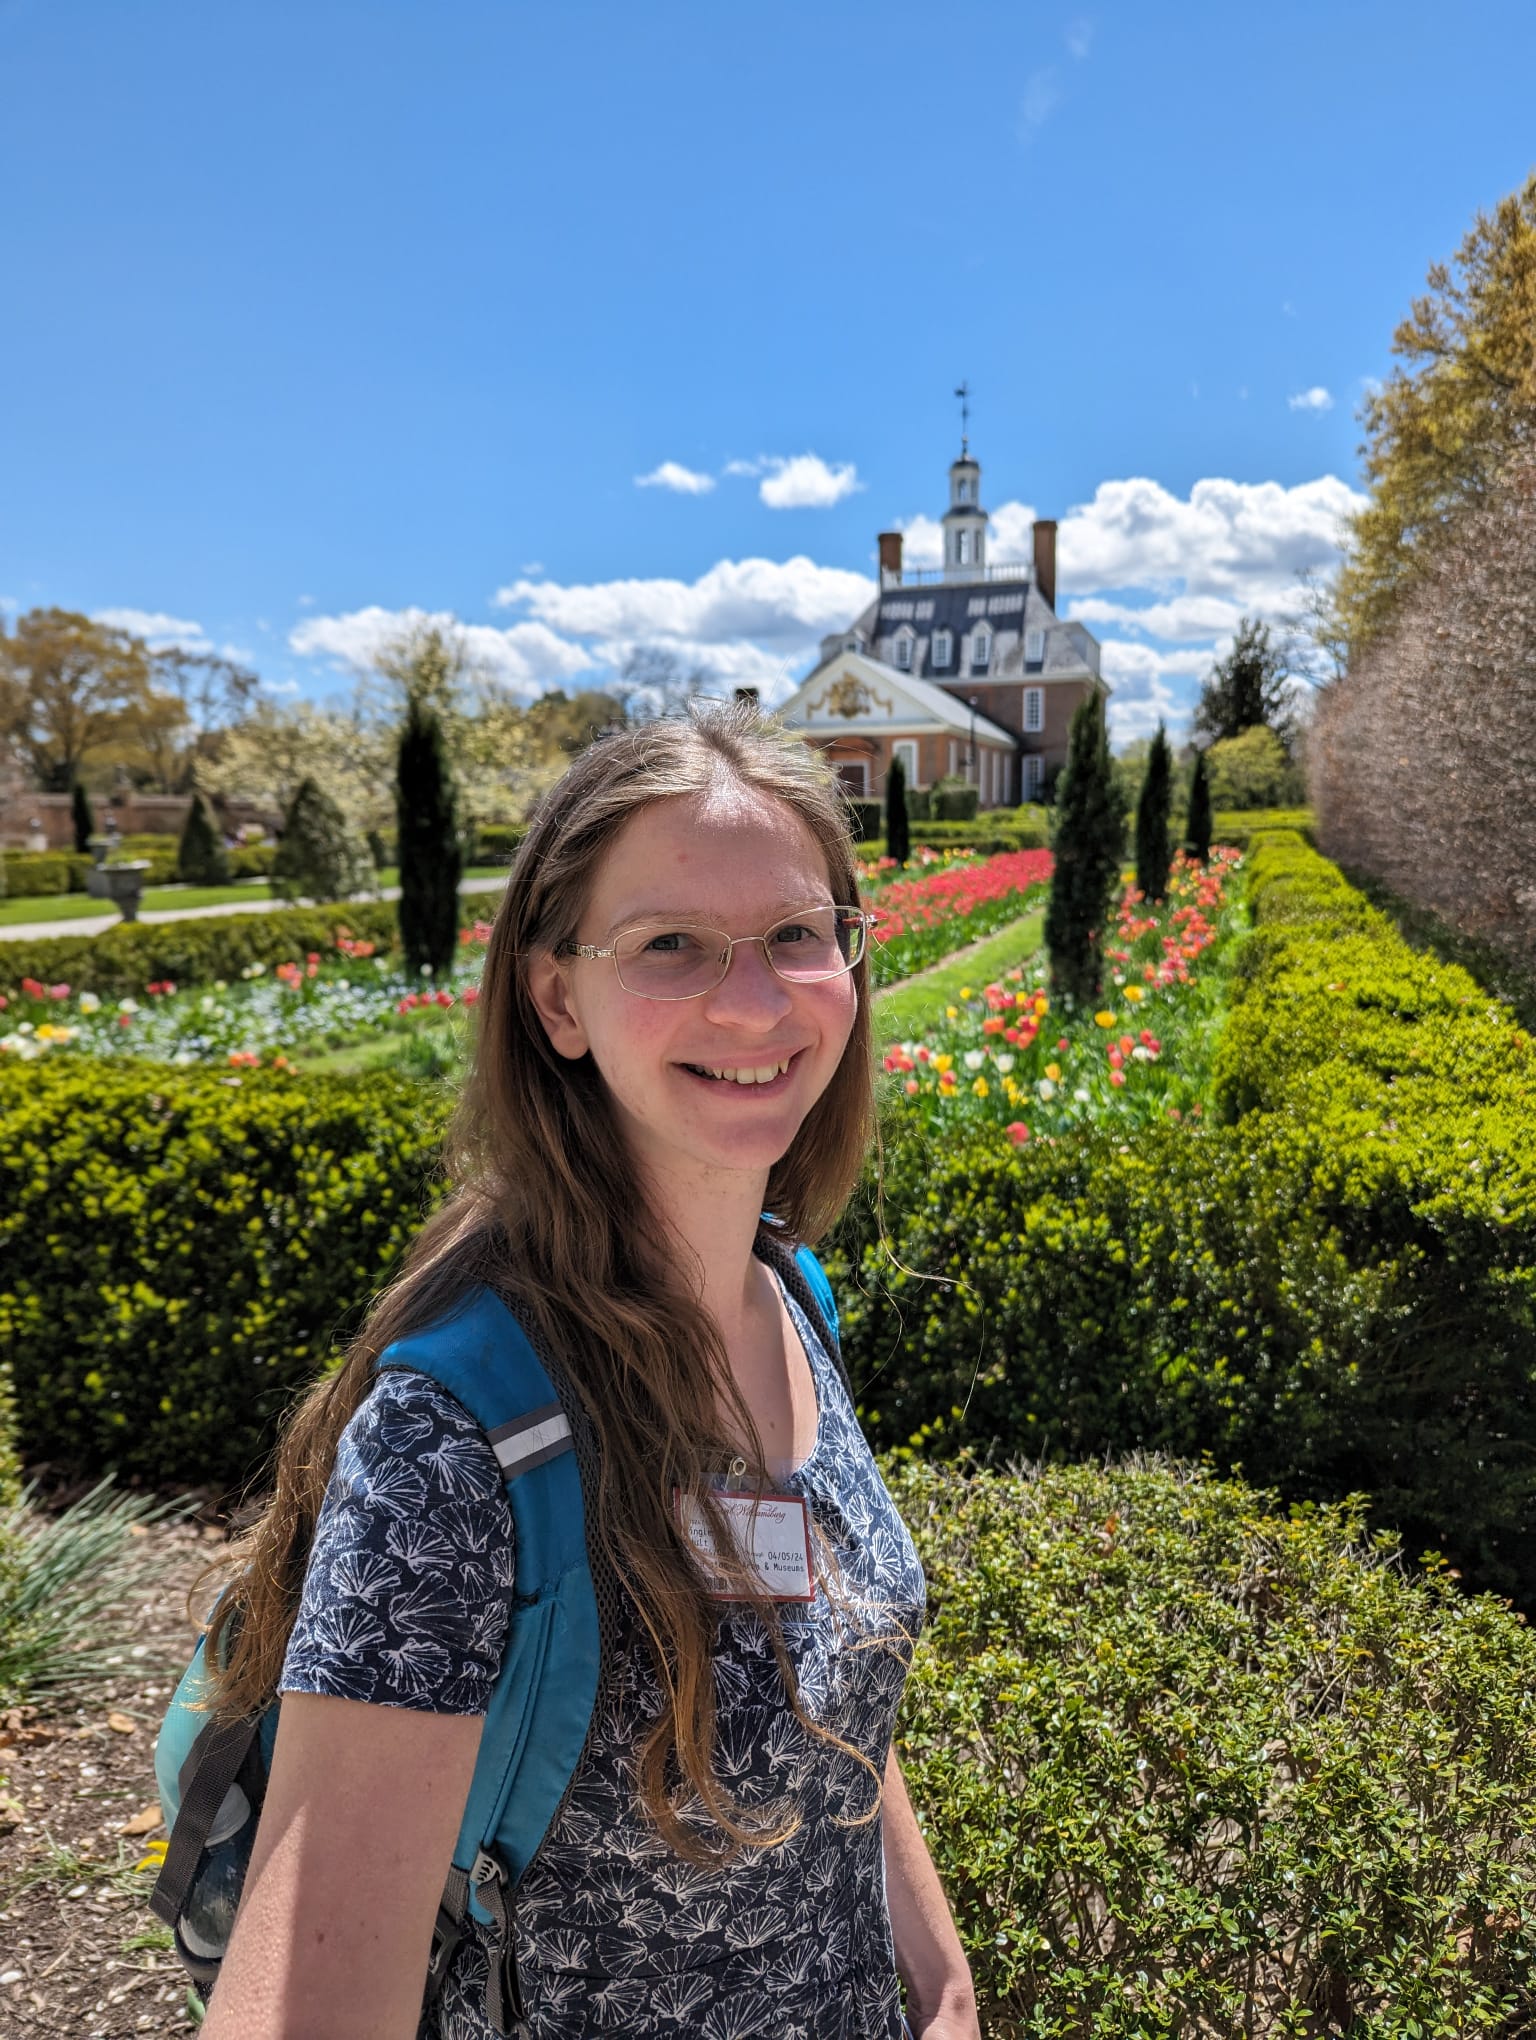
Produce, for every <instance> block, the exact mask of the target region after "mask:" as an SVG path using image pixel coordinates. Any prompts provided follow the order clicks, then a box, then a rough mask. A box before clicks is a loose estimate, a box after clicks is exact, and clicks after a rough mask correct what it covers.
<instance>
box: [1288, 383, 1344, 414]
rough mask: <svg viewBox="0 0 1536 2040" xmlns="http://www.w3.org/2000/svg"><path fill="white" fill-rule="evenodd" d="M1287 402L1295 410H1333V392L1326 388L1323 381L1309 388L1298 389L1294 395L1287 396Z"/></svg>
mask: <svg viewBox="0 0 1536 2040" xmlns="http://www.w3.org/2000/svg"><path fill="white" fill-rule="evenodd" d="M1286 402H1287V403H1288V404H1289V405H1290V407H1291V409H1292V410H1293V411H1331V410H1332V409H1333V396H1332V393H1331V392H1330V391H1328V390H1325V389H1324V388H1323V386H1322V384H1321V383H1314V384H1313V385H1312V387H1311V389H1309V390H1298V391H1297V393H1296V395H1295V396H1294V397H1287V398H1286Z"/></svg>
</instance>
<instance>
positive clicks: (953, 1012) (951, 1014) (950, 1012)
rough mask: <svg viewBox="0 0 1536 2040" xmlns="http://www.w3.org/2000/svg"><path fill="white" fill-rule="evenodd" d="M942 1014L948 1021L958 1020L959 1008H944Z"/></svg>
mask: <svg viewBox="0 0 1536 2040" xmlns="http://www.w3.org/2000/svg"><path fill="white" fill-rule="evenodd" d="M944 1012H945V1016H946V1017H947V1018H948V1019H950V1020H958V1019H959V1018H960V1008H959V1007H958V1006H946V1007H945V1008H944Z"/></svg>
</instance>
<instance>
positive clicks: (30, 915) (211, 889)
mask: <svg viewBox="0 0 1536 2040" xmlns="http://www.w3.org/2000/svg"><path fill="white" fill-rule="evenodd" d="M464 876H465V877H466V878H504V877H505V876H506V866H505V865H501V864H475V865H471V867H470V868H469V870H468V871H466V872H465V874H464ZM399 883H400V874H399V872H398V871H397V870H395V869H394V868H393V867H387V868H386V869H385V870H383V871H381V872H380V873H379V884H380V885H381V886H388V885H398V884H399ZM272 897H273V893H272V888H271V886H270V885H269V884H268V883H267V881H266V880H265V879H264V878H263V879H248V880H247V881H246V882H245V883H244V884H243V885H156V886H151V887H150V889H149V891H148V892H146V893H145V895H144V898H143V900H142V902H141V903H140V908H139V911H140V912H141V913H151V914H159V913H165V912H168V911H171V910H173V909H175V908H177V907H228V906H238V905H241V904H242V903H245V902H249V901H251V900H269V899H271V898H272ZM490 897H491V896H490V895H487V900H488V901H489V899H490ZM110 908H111V902H110V901H109V900H93V899H92V898H91V897H90V895H89V894H88V893H49V894H45V895H42V896H34V897H33V898H30V899H16V900H9V899H0V926H4V927H11V928H15V927H23V926H25V924H26V923H27V922H29V921H82V920H89V919H90V917H91V916H92V915H93V914H103V913H107V912H109V911H110Z"/></svg>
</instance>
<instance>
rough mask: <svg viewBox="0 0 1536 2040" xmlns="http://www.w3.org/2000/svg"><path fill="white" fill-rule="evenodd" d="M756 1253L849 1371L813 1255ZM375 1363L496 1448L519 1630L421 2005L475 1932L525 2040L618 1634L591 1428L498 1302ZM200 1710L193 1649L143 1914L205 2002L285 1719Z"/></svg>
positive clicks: (492, 1989) (491, 1978) (160, 1763)
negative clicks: (546, 1862) (530, 1977)
mask: <svg viewBox="0 0 1536 2040" xmlns="http://www.w3.org/2000/svg"><path fill="white" fill-rule="evenodd" d="M759 1244H760V1250H761V1251H762V1252H763V1255H764V1258H765V1259H766V1260H767V1262H768V1264H769V1266H770V1267H772V1268H773V1269H774V1270H775V1272H776V1273H777V1274H778V1275H779V1276H780V1278H781V1279H782V1280H783V1282H784V1284H785V1287H786V1288H787V1289H788V1290H789V1292H790V1294H791V1295H792V1296H794V1298H795V1300H796V1302H797V1303H798V1304H799V1305H800V1308H801V1309H802V1310H803V1311H804V1312H805V1313H806V1315H807V1316H808V1317H809V1318H810V1321H811V1322H812V1323H813V1324H815V1323H816V1322H817V1321H818V1319H819V1320H820V1322H821V1324H822V1326H823V1328H824V1330H825V1332H826V1334H827V1348H828V1351H829V1352H830V1353H831V1354H832V1356H833V1359H834V1361H835V1362H836V1364H837V1366H838V1367H839V1369H841V1366H842V1361H841V1357H840V1354H839V1350H838V1322H837V1308H836V1305H835V1303H834V1301H833V1297H832V1290H831V1286H830V1284H829V1283H828V1281H827V1278H826V1276H825V1274H824V1273H823V1271H822V1268H821V1264H820V1263H819V1262H818V1261H817V1259H816V1257H815V1255H814V1254H812V1252H811V1251H810V1249H809V1248H808V1247H801V1248H799V1249H798V1250H797V1251H795V1252H794V1253H793V1254H791V1253H790V1251H789V1250H788V1249H787V1247H785V1246H782V1245H781V1244H780V1243H779V1241H778V1240H776V1239H774V1238H773V1237H772V1236H771V1235H769V1234H767V1233H766V1232H765V1233H764V1234H760V1235H759ZM378 1366H379V1367H380V1368H385V1367H405V1368H412V1369H414V1370H416V1371H417V1372H419V1373H422V1374H427V1375H430V1376H431V1377H432V1378H433V1379H434V1380H435V1381H437V1382H439V1383H440V1384H441V1385H442V1386H443V1387H444V1388H445V1389H447V1390H448V1392H449V1393H450V1394H451V1395H453V1396H456V1397H457V1398H458V1400H459V1401H460V1402H461V1403H462V1404H463V1405H464V1407H465V1408H466V1409H467V1410H468V1411H469V1412H470V1413H471V1415H472V1416H474V1417H475V1418H476V1420H477V1421H478V1422H479V1424H480V1426H481V1428H482V1429H483V1430H484V1432H485V1434H486V1437H487V1438H488V1439H489V1441H490V1444H491V1447H492V1450H493V1451H494V1452H495V1454H496V1457H497V1460H498V1462H499V1463H500V1465H501V1468H502V1472H503V1475H504V1477H505V1480H506V1487H507V1498H508V1501H509V1502H510V1504H511V1509H512V1522H513V1529H514V1538H515V1566H516V1575H515V1580H514V1586H513V1601H512V1618H511V1625H510V1629H509V1632H508V1637H507V1644H506V1653H505V1656H504V1658H503V1660H502V1666H501V1672H500V1675H499V1676H498V1678H497V1680H496V1684H495V1687H494V1689H493V1691H492V1695H491V1700H490V1705H489V1707H488V1710H487V1713H486V1717H485V1726H484V1728H483V1730H482V1732H481V1737H480V1750H479V1755H478V1757H477V1758H476V1761H475V1770H474V1777H473V1779H472V1780H471V1783H470V1788H469V1798H468V1801H467V1802H466V1805H465V1809H464V1818H463V1820H462V1821H461V1822H460V1825H459V1837H458V1841H457V1843H456V1844H455V1847H454V1851H453V1858H452V1867H451V1868H450V1870H449V1872H448V1878H447V1883H446V1885H445V1887H444V1890H443V1896H442V1900H441V1902H440V1904H439V1907H438V1915H437V1922H436V1925H435V1927H434V1929H433V1936H432V1954H431V1959H430V1961H429V1963H428V1968H427V1978H426V1992H425V1999H424V2006H425V2007H430V2006H431V2005H432V2004H433V2002H434V2001H435V1999H436V1997H437V1994H438V1992H439V1991H440V1990H441V1988H442V1984H443V1980H444V1978H445V1977H446V1975H447V1971H448V1966H449V1964H450V1962H451V1961H452V1959H453V1956H454V1952H455V1950H456V1949H457V1948H458V1946H459V1943H460V1942H461V1941H462V1940H463V1938H464V1935H465V1933H466V1931H467V1930H468V1926H469V1922H470V1921H471V1919H473V1920H474V1921H475V1922H477V1923H478V1925H479V1926H480V1928H481V1929H482V1930H483V1931H484V1932H485V1933H486V1934H487V1936H488V1938H489V1940H490V1943H491V1958H492V1959H491V1960H490V1962H489V1965H488V1970H489V1973H488V1978H487V1984H486V2016H487V2019H488V2021H489V2023H490V2026H491V2029H492V2031H493V2032H495V2033H498V2034H502V2035H517V2034H519V2033H522V2032H525V2031H526V2026H525V2012H524V2007H523V1998H522V1992H521V1989H520V1987H519V1982H518V1973H517V1954H516V1948H515V1946H514V1940H513V1931H512V1900H513V1897H514V1894H515V1893H516V1890H517V1887H518V1885H519V1883H520V1882H521V1880H522V1878H523V1876H524V1875H525V1873H526V1871H527V1869H528V1866H529V1864H530V1863H531V1862H532V1861H533V1858H534V1857H535V1855H536V1854H537V1853H538V1850H539V1847H540V1844H541V1843H542V1842H543V1839H544V1836H545V1834H546V1833H547V1832H548V1830H549V1828H550V1827H551V1826H552V1824H553V1822H554V1819H555V1816H556V1814H557V1813H558V1812H559V1811H560V1809H561V1806H562V1805H563V1803H564V1800H565V1797H566V1794H567V1792H568V1791H569V1789H570V1784H571V1779H572V1777H573V1776H574V1774H575V1771H576V1767H577V1764H578V1761H579V1760H580V1757H581V1754H582V1751H583V1749H584V1748H585V1746H586V1742H587V1737H588V1733H589V1731H590V1727H591V1721H592V1715H593V1712H594V1710H595V1708H596V1704H597V1696H598V1690H599V1682H600V1677H601V1674H602V1672H603V1670H604V1668H605V1666H607V1665H609V1664H611V1663H612V1662H613V1660H614V1657H615V1654H616V1644H617V1641H618V1637H619V1633H620V1625H621V1623H622V1620H623V1617H622V1613H621V1604H620V1598H619V1595H618V1592H617V1589H616V1586H615V1585H614V1583H613V1581H612V1577H611V1574H610V1571H609V1568H608V1567H607V1565H606V1564H605V1563H604V1562H603V1560H602V1557H601V1554H600V1552H598V1551H594V1550H592V1549H590V1548H589V1546H588V1542H587V1536H586V1510H585V1508H584V1506H583V1489H584V1484H585V1483H586V1481H588V1480H590V1479H591V1478H592V1477H593V1473H594V1468H593V1466H592V1465H591V1463H590V1461H591V1452H590V1448H589V1446H588V1444H587V1440H586V1427H585V1426H584V1425H583V1424H582V1423H581V1420H580V1410H579V1405H578V1404H576V1402H575V1400H574V1398H573V1397H570V1396H567V1397H565V1398H564V1399H562V1397H561V1395H560V1394H559V1393H558V1391H557V1389H556V1386H555V1384H554V1382H553V1381H552V1380H551V1378H550V1376H549V1374H548V1373H547V1372H546V1371H545V1368H544V1365H543V1363H542V1362H541V1360H540V1359H539V1357H538V1355H537V1353H536V1352H535V1351H534V1348H533V1346H532V1344H531V1343H530V1341H529V1339H528V1336H527V1334H526V1333H525V1332H524V1330H523V1328H522V1326H521V1325H520V1324H519V1323H518V1320H517V1318H516V1317H515V1316H514V1315H513V1313H512V1311H511V1310H510V1309H509V1308H508V1306H507V1304H506V1303H505V1302H504V1301H503V1300H502V1298H501V1297H500V1296H499V1295H498V1294H497V1293H496V1292H495V1291H494V1290H492V1289H490V1288H485V1287H481V1288H478V1289H475V1290H472V1291H471V1292H470V1293H469V1294H468V1295H467V1296H466V1297H465V1298H464V1300H463V1302H462V1303H461V1304H459V1305H458V1306H457V1307H456V1308H455V1309H454V1310H453V1311H452V1312H451V1313H450V1314H449V1315H448V1316H447V1317H445V1318H442V1319H440V1320H438V1321H437V1322H436V1323H434V1324H431V1325H428V1326H426V1327H425V1328H424V1329H423V1330H421V1331H419V1332H416V1333H413V1334H412V1335H411V1336H410V1337H409V1338H405V1339H401V1340H399V1341H397V1342H396V1343H395V1344H394V1345H392V1346H389V1347H387V1348H386V1349H385V1351H384V1352H383V1353H382V1354H381V1355H380V1356H379V1360H378ZM845 1379H846V1377H845ZM573 1414H574V1415H575V1417H576V1424H575V1427H574V1429H573V1425H572V1416H573ZM206 1699H207V1693H206V1679H205V1675H204V1664H203V1644H202V1642H199V1644H198V1646H197V1649H196V1650H195V1651H194V1653H193V1656H192V1661H191V1663H190V1664H189V1665H188V1667H187V1669H186V1671H185V1672H184V1673H183V1675H182V1678H181V1682H180V1684H179V1685H178V1686H177V1688H176V1692H175V1694H174V1695H173V1697H172V1699H171V1703H170V1705H169V1707H168V1708H167V1709H166V1713H165V1719H164V1722H163V1723H162V1726H161V1730H160V1739H159V1742H158V1744H157V1745H156V1749H155V1776H156V1780H157V1782H158V1785H159V1788H160V1805H161V1807H162V1809H163V1811H164V1814H165V1818H166V1821H167V1823H168V1824H169V1827H170V1840H169V1842H168V1844H167V1847H166V1853H165V1862H164V1864H163V1866H162V1868H161V1871H160V1875H159V1878H158V1880H157V1882H156V1885H155V1889H154V1893H153V1896H152V1897H151V1899H150V1904H151V1906H152V1908H153V1910H154V1911H155V1913H156V1914H157V1915H158V1917H159V1918H160V1919H161V1920H162V1921H164V1923H165V1924H166V1925H167V1926H168V1927H170V1928H171V1930H172V1933H173V1935H174V1936H175V1941H176V1949H177V1953H178V1955H179V1956H180V1958H181V1961H182V1963H183V1965H184V1967H185V1968H186V1969H187V1971H188V1973H189V1974H190V1975H191V1977H192V1979H193V1981H194V1983H196V1984H197V1986H198V1987H199V1989H200V1990H202V1991H203V1992H204V1993H205V1994H206V1993H207V1992H208V1991H209V1990H210V1989H211V1987H212V1985H213V1983H214V1982H215V1981H216V1979H217V1976H218V1973H219V1966H220V1963H221V1961H222V1959H223V1951H224V1946H225V1945H226V1944H227V1940H228V1934H229V1930H230V1928H231V1926H232V1925H233V1918H234V1911H235V1907H236V1906H237V1905H238V1903H239V1896H240V1888H241V1885H242V1884H243V1882H244V1878H245V1871H246V1867H247V1865H248V1864H249V1861H250V1854H251V1846H252V1844H253V1842H254V1840H255V1834H256V1823H257V1818H258V1816H259V1813H260V1809H261V1803H262V1799H263V1798H264V1796H265V1792H266V1782H267V1777H268V1774H269V1771H270V1768H271V1762H272V1750H273V1745H274V1742H275V1740H276V1736H277V1721H278V1711H279V1707H280V1705H281V1703H280V1701H279V1700H278V1699H277V1698H274V1699H272V1700H271V1701H270V1702H269V1703H268V1705H267V1706H266V1707H265V1709H264V1710H263V1711H262V1713H261V1714H260V1715H259V1716H257V1717H255V1718H254V1719H251V1720H245V1721H236V1722H220V1721H216V1720H214V1719H212V1718H211V1717H210V1716H209V1714H208V1712H207V1707H206ZM210 1921H216V1922H217V1925H216V1926H210V1924H209V1922H210Z"/></svg>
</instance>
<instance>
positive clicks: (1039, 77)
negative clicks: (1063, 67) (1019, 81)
mask: <svg viewBox="0 0 1536 2040" xmlns="http://www.w3.org/2000/svg"><path fill="white" fill-rule="evenodd" d="M1060 99H1061V78H1060V75H1059V73H1058V72H1057V69H1056V66H1055V65H1054V64H1047V65H1046V66H1045V68H1044V69H1043V70H1040V71H1032V72H1031V73H1030V75H1029V77H1028V78H1027V79H1026V80H1025V81H1024V95H1023V97H1022V98H1021V99H1020V101H1019V134H1020V137H1021V139H1022V140H1024V141H1028V140H1029V139H1030V137H1031V136H1032V135H1034V134H1036V133H1037V132H1038V131H1039V130H1040V129H1041V128H1043V127H1044V126H1045V124H1046V122H1047V121H1048V120H1049V119H1050V117H1051V115H1052V114H1053V113H1054V112H1055V111H1056V107H1057V105H1058V103H1059V102H1060Z"/></svg>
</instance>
